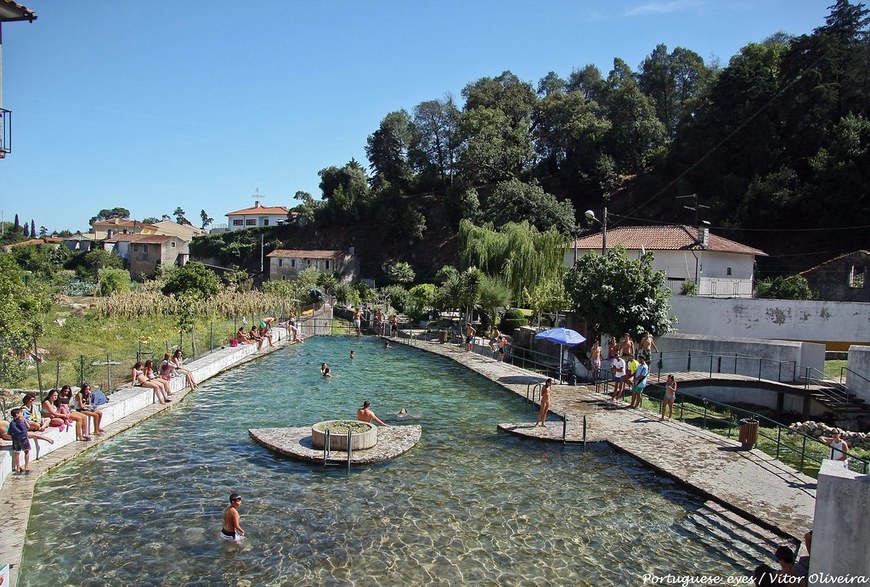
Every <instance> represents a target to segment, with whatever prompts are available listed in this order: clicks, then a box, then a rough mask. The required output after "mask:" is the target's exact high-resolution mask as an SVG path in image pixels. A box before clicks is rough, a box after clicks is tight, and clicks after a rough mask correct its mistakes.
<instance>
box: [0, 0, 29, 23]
mask: <svg viewBox="0 0 870 587" xmlns="http://www.w3.org/2000/svg"><path fill="white" fill-rule="evenodd" d="M15 20H29V21H30V22H33V21H34V20H36V14H35V13H34V12H33V11H32V10H31V9H29V8H27V7H26V6H22V5H21V4H18V3H17V2H12V0H0V22H11V21H15Z"/></svg>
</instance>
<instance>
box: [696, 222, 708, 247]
mask: <svg viewBox="0 0 870 587" xmlns="http://www.w3.org/2000/svg"><path fill="white" fill-rule="evenodd" d="M698 244H699V245H701V248H702V249H706V248H707V247H709V246H710V229H709V228H707V227H706V226H699V227H698Z"/></svg>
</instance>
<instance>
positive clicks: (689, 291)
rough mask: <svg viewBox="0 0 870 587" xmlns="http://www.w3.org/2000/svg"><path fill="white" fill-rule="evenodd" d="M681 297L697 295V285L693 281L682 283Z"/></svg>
mask: <svg viewBox="0 0 870 587" xmlns="http://www.w3.org/2000/svg"><path fill="white" fill-rule="evenodd" d="M680 295H681V296H696V295H698V284H697V283H695V282H694V281H684V282H683V284H682V285H681V286H680Z"/></svg>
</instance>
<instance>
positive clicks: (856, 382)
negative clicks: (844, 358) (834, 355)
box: [846, 345, 870, 402]
mask: <svg viewBox="0 0 870 587" xmlns="http://www.w3.org/2000/svg"><path fill="white" fill-rule="evenodd" d="M848 366H849V371H847V372H846V387H848V388H849V389H850V390H852V391H854V392H855V395H857V396H858V397H860V398H861V399H863V400H864V401H866V402H870V346H857V345H852V346H850V347H849V365H848Z"/></svg>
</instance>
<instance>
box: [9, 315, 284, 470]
mask: <svg viewBox="0 0 870 587" xmlns="http://www.w3.org/2000/svg"><path fill="white" fill-rule="evenodd" d="M272 339H273V341H274V342H279V341H281V340H286V339H287V330H286V329H284V328H280V327H275V328H272ZM264 344H265V345H267V346H268V344H269V343H268V342H264ZM257 352H258V351H257V346H256V345H249V344H244V345H239V346H237V347H230V346H227V347H223V348H221V349H219V350H215V351H213V352H212V353H210V354H208V355H205V356H204V357H200V358H199V359H196V360H195V361H191V362H190V363H185V364H184V367H185V368H186V369H189V370H190V371H191V372H192V373H193V377H194V379H195V380H196V382H197V383H202V382H203V381H205V380H206V379H209V378H210V377H214V376H215V375H217V374H218V373H220V372H221V371H224V370H226V369H228V368H230V367H232V366H233V365H235V364H236V363H239V362H240V361H242V360H244V359H246V358H247V357H249V356H251V355H255V354H257ZM169 384H170V386H171V389H172V392H173V393H175V392H178V391H181V390H182V389H184V387H185V386H186V385H187V379H186V378H185V377H183V376H182V377H173V378H172V379H171V380H170V382H169ZM156 402H157V398H156V397H155V395H154V391H153V390H151V389H149V388H146V387H139V386H135V387H134V386H132V385H131V384H129V383H128V384H126V385H124V386H122V387H119V388H118V389H117V390H115V392H114V393H112V394H110V395H109V403H107V404H103V405H101V406H99V407H97V408H96V409H97V410H98V411H99V412H100V413H102V415H103V418H102V426H103V427H105V426H109V425H111V424H112V423H114V422H117V421H118V420H121V419H122V418H126V417H127V416H130V415H132V414H135V413H136V412H138V411H139V410H142V409H143V408H146V407H148V406H150V405H152V404H154V403H156ZM42 434H43V435H45V436H47V437H49V438H51V439H52V440H54V444H49V443H48V442H45V441H43V440H37V439H31V441H30V446H31V449H30V459H31V460H35V459H39V458H41V457H43V456H45V455H47V454H49V453H52V452H54V451H56V450H57V449H59V448H61V447H63V446H66V445H68V444H70V443H73V442H76V435H75V427H68V428H67V429H66V430H64V431H63V432H61V431H60V429H59V428H53V427H50V428H48V429H47V430H46V431H45V432H43V433H42ZM11 472H12V445H11V443H6V442H4V446H3V447H2V448H0V487H2V486H3V483H5V481H6V479H7V477H8V476H9V475H10V474H11Z"/></svg>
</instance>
